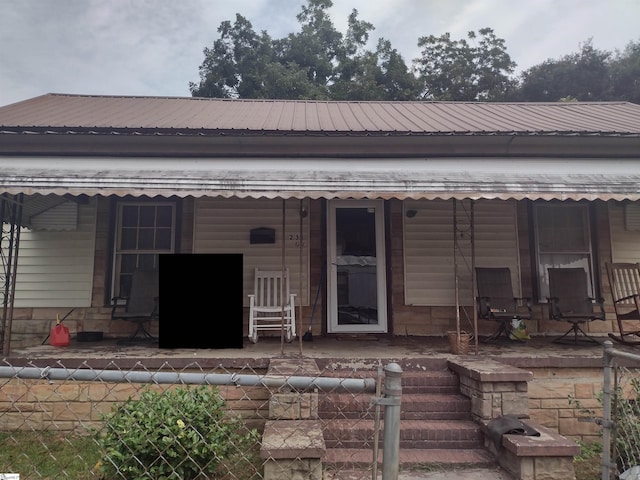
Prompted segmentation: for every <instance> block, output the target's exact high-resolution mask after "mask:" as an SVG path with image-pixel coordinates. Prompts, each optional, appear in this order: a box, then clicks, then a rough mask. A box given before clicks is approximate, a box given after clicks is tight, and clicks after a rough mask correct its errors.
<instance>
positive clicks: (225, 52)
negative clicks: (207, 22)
mask: <svg viewBox="0 0 640 480" xmlns="http://www.w3.org/2000/svg"><path fill="white" fill-rule="evenodd" d="M332 6H333V2H332V1H331V0H307V1H306V4H304V5H302V8H301V11H300V13H299V14H298V15H297V16H296V19H297V21H298V23H299V24H300V30H299V31H298V32H294V33H290V34H288V35H287V36H286V37H284V38H280V39H272V38H271V37H270V36H269V35H268V33H267V32H264V31H263V32H261V33H256V32H255V31H254V29H253V26H252V24H251V22H250V21H249V20H247V19H246V18H245V17H243V16H242V15H240V14H236V19H235V22H233V23H232V22H230V21H225V22H222V23H221V24H220V27H219V28H218V33H219V34H220V37H219V38H218V39H216V40H215V41H214V43H213V46H212V47H211V48H205V49H204V61H203V62H202V64H201V65H200V67H199V74H200V81H199V82H198V83H194V82H190V84H189V89H190V91H191V94H192V95H193V96H195V97H216V98H265V99H292V100H305V99H309V100H363V101H371V100H407V101H410V100H439V101H529V102H530V101H534V102H536V101H551V102H556V101H596V100H598V101H599V100H624V101H630V102H635V103H640V82H639V81H638V78H640V43H633V42H632V43H629V45H628V46H627V47H626V48H625V49H624V50H623V51H622V52H616V53H615V54H614V53H612V52H608V51H603V50H598V49H596V48H594V47H593V45H592V43H591V40H590V39H589V40H587V41H586V42H584V43H583V44H582V45H581V46H580V51H579V52H576V53H571V54H568V55H564V56H562V57H560V58H558V59H548V60H546V61H545V62H543V63H541V64H539V65H535V66H533V67H531V68H529V69H528V70H526V71H524V72H522V73H521V74H520V75H519V76H517V77H516V76H515V75H514V72H515V67H516V63H515V62H514V61H513V60H512V59H511V57H510V55H509V53H508V52H507V46H506V43H505V41H504V39H501V38H499V37H497V36H496V35H495V33H494V31H493V29H491V28H481V29H479V30H478V31H477V32H474V31H471V32H469V33H468V34H467V36H466V38H462V39H453V38H451V35H450V34H449V33H444V34H442V35H439V36H438V35H424V36H421V37H419V38H418V39H417V46H418V47H420V48H421V49H422V50H421V54H420V57H418V58H415V59H413V64H412V66H411V68H410V67H409V66H407V63H406V62H405V60H404V58H403V57H402V55H400V53H399V52H398V51H397V50H396V49H394V48H393V47H392V46H391V42H389V41H388V40H386V39H384V38H379V39H378V41H377V44H376V48H375V49H373V50H372V49H368V48H367V46H368V45H369V41H370V35H371V33H372V32H373V31H374V30H375V27H374V26H373V24H371V23H369V22H366V21H363V20H360V19H359V18H358V11H357V10H356V9H353V10H352V12H351V14H350V15H349V17H348V19H347V31H346V32H345V33H344V34H343V33H342V32H339V31H338V30H337V29H336V28H335V26H334V24H333V22H332V21H331V17H330V15H329V10H330V9H331V7H332Z"/></svg>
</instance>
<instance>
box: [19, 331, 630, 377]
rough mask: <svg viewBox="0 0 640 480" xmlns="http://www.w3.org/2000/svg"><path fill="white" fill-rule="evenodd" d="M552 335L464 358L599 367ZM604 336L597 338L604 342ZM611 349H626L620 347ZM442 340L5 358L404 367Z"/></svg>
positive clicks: (83, 350) (86, 349)
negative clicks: (301, 362) (297, 360)
mask: <svg viewBox="0 0 640 480" xmlns="http://www.w3.org/2000/svg"><path fill="white" fill-rule="evenodd" d="M553 338H554V337H551V336H543V335H536V336H532V337H531V339H530V340H528V341H524V342H520V341H510V340H506V339H501V340H500V341H497V342H493V343H483V342H479V343H478V347H477V353H476V347H475V342H474V340H473V339H472V340H471V344H470V345H469V352H468V354H467V355H465V356H466V357H469V358H473V357H479V358H483V359H492V360H496V361H500V362H503V363H505V364H507V365H511V366H517V367H521V368H562V367H565V368H570V367H573V368H593V367H598V368H599V367H601V366H602V358H603V347H602V345H597V344H580V345H575V346H574V345H566V344H556V343H553V341H552V340H553ZM607 338H608V337H606V336H600V337H598V339H600V340H602V341H605V340H607ZM616 348H621V349H630V350H631V351H633V350H634V349H633V348H632V347H626V346H623V345H616ZM460 356H461V355H455V354H453V353H451V348H450V345H449V340H448V337H446V336H389V335H383V336H372V335H366V336H364V335H363V336H358V335H338V336H314V337H313V340H311V341H305V340H302V339H301V338H299V337H298V338H296V339H295V340H293V341H292V342H291V343H286V342H284V343H282V342H281V341H280V339H279V338H276V337H261V338H260V340H259V341H258V342H257V343H252V342H250V341H249V340H248V339H247V338H245V339H244V342H243V347H242V348H222V349H204V348H203V349H188V348H176V349H162V348H158V346H157V345H154V344H144V343H139V344H122V342H118V341H117V340H115V339H105V340H102V341H97V342H78V341H77V340H76V339H75V338H74V337H73V336H72V338H71V341H70V344H69V345H68V346H66V347H54V346H51V345H49V344H45V345H37V346H31V347H25V348H15V349H12V351H11V354H10V356H9V359H10V360H11V362H12V363H13V364H15V362H20V363H29V362H33V363H36V364H38V365H42V364H52V363H55V362H57V361H59V360H62V361H63V362H64V364H65V366H68V367H73V366H75V365H80V364H82V363H84V362H88V363H90V364H91V366H92V367H94V368H97V367H98V366H99V365H100V364H106V363H108V362H111V361H114V360H117V361H118V364H119V365H120V364H135V363H138V362H139V363H140V364H142V365H144V366H145V367H148V368H154V367H156V366H161V365H162V364H163V363H170V364H171V365H172V366H173V367H174V368H181V366H183V367H184V366H186V365H188V364H191V363H194V362H197V363H198V364H199V365H206V366H217V365H222V366H227V365H228V366H229V367H233V365H249V366H251V367H252V368H255V369H260V368H267V366H268V362H269V360H270V359H273V358H287V357H288V358H291V359H294V358H311V359H316V360H318V361H319V362H321V363H327V362H328V361H337V362H340V361H355V360H360V361H361V362H359V363H353V365H354V368H358V365H360V366H361V367H364V368H366V366H367V365H378V364H381V365H384V364H385V363H387V362H388V361H396V362H397V361H400V362H401V363H402V364H404V365H403V366H405V368H407V369H411V366H414V367H415V368H420V365H421V362H423V363H424V362H426V361H432V362H433V363H439V362H440V361H446V360H447V359H450V358H451V357H460Z"/></svg>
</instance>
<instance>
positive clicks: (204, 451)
mask: <svg viewBox="0 0 640 480" xmlns="http://www.w3.org/2000/svg"><path fill="white" fill-rule="evenodd" d="M225 407H226V405H225V402H224V399H223V398H222V397H221V396H220V395H219V394H218V391H217V389H216V388H214V387H210V386H198V387H196V388H186V387H179V388H175V389H170V390H167V391H165V392H158V391H155V390H149V389H147V390H145V391H144V392H143V393H142V394H141V395H140V397H139V399H137V400H134V399H129V400H127V401H126V402H124V403H122V404H120V405H118V406H117V407H115V408H114V409H113V411H112V412H111V413H110V414H109V415H107V416H106V418H105V428H104V429H103V431H102V432H101V433H100V434H99V435H98V442H99V444H100V446H101V448H102V451H103V457H102V460H101V465H100V471H101V473H103V474H104V476H105V478H110V479H111V478H125V479H128V480H137V479H147V480H149V479H180V480H189V479H195V478H200V477H202V476H204V478H213V477H215V476H216V474H219V472H220V470H221V467H222V466H224V467H225V468H232V469H240V470H241V471H242V475H241V476H243V478H249V477H250V476H251V475H248V474H247V470H246V467H247V466H249V465H250V464H251V461H252V460H253V459H252V457H251V452H252V451H254V449H253V447H255V445H256V441H257V432H256V431H254V430H247V429H245V428H244V427H243V424H242V421H241V419H240V418H239V417H234V416H229V415H228V414H227V413H226V408H225Z"/></svg>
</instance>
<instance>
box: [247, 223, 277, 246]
mask: <svg viewBox="0 0 640 480" xmlns="http://www.w3.org/2000/svg"><path fill="white" fill-rule="evenodd" d="M249 242H250V243H251V244H252V245H253V244H260V243H276V231H275V229H274V228H267V227H260V228H254V229H252V230H251V232H250V235H249Z"/></svg>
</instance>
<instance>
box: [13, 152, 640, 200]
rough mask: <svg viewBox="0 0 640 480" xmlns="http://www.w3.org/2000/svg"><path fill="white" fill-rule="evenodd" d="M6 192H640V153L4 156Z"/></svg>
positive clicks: (575, 196) (585, 195)
mask: <svg viewBox="0 0 640 480" xmlns="http://www.w3.org/2000/svg"><path fill="white" fill-rule="evenodd" d="M178 160H179V161H178ZM53 164H55V168H52V165H53ZM0 191H4V192H7V193H10V194H17V193H21V192H24V193H27V194H33V193H40V194H51V193H53V194H58V195H63V194H70V195H80V194H86V195H118V196H124V195H135V196H141V195H147V196H157V195H160V196H164V197H168V196H172V195H175V196H178V197H187V196H194V197H202V196H221V197H252V198H261V197H265V198H398V199H407V198H411V199H420V198H424V199H436V198H441V199H450V198H457V199H464V198H472V199H479V198H501V199H510V198H513V199H530V200H537V199H546V200H551V199H560V200H566V199H572V200H581V199H587V200H595V199H602V200H610V199H614V200H640V162H638V161H637V160H633V159H608V160H607V161H606V162H602V161H598V160H595V159H587V158H582V159H570V160H567V159H559V158H546V159H541V158H529V159H520V161H518V162H513V161H512V160H511V159H504V158H492V159H489V158H485V159H468V158H439V159H433V158H432V159H409V158H387V159H368V158H363V159H358V160H354V159H350V160H349V161H345V160H344V159H337V158H328V159H324V160H323V162H321V163H318V162H317V161H316V160H314V159H290V158H288V159H287V158H278V159H271V160H270V161H268V162H265V161H264V159H255V158H253V159H248V158H241V159H239V158H226V159H223V158H215V159H211V158H189V159H185V158H181V159H176V158H166V159H158V158H131V157H129V158H127V157H121V158H112V157H93V158H83V157H71V158H65V159H61V158H23V157H20V158H16V157H1V156H0Z"/></svg>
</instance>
